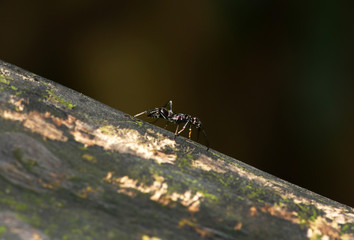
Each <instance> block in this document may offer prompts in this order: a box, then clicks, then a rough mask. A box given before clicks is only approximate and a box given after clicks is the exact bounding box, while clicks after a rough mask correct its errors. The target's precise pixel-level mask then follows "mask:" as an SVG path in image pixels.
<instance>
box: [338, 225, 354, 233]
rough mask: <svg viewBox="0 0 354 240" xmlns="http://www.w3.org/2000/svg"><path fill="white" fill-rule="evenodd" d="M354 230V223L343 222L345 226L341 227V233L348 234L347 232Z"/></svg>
mask: <svg viewBox="0 0 354 240" xmlns="http://www.w3.org/2000/svg"><path fill="white" fill-rule="evenodd" d="M353 232H354V223H346V224H343V226H342V227H341V231H340V233H341V234H346V233H348V234H349V233H353Z"/></svg>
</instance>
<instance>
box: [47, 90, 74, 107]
mask: <svg viewBox="0 0 354 240" xmlns="http://www.w3.org/2000/svg"><path fill="white" fill-rule="evenodd" d="M47 93H48V94H49V95H48V96H47V100H52V101H55V102H59V103H61V104H63V105H65V106H67V107H68V108H69V109H70V110H71V109H73V108H74V107H76V105H74V104H71V103H70V102H68V101H65V100H64V99H62V98H61V97H59V96H57V95H55V94H54V93H53V91H52V90H48V89H47Z"/></svg>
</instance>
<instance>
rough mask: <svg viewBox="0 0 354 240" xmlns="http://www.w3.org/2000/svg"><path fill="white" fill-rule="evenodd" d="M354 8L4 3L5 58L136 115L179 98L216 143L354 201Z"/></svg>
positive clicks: (1, 55)
mask: <svg viewBox="0 0 354 240" xmlns="http://www.w3.org/2000/svg"><path fill="white" fill-rule="evenodd" d="M353 9H354V1H326V0H325V1H318V3H315V2H313V1H283V0H278V1H260V0H247V1H246V0H235V1H208V0H194V1H177V2H176V1H97V0H86V1H79V0H77V1H72V0H70V1H68V0H64V1H38V0H32V1H13V0H2V1H1V21H0V31H1V32H0V59H2V60H4V61H7V62H10V63H12V64H15V65H17V66H20V67H22V68H25V69H27V70H29V71H31V72H34V73H36V74H38V75H41V76H44V77H46V78H49V79H51V80H53V81H56V82H59V83H61V84H63V85H65V86H67V87H70V88H73V89H75V90H77V91H79V92H82V93H84V94H86V95H88V96H90V97H92V98H94V99H97V100H99V101H101V102H103V103H105V104H108V105H110V106H112V107H114V108H116V109H118V110H121V111H123V112H126V113H129V114H136V113H138V112H141V111H143V110H146V109H150V108H153V107H159V106H162V105H163V104H165V103H166V102H167V101H168V100H170V99H171V100H173V103H174V111H175V112H182V113H189V114H192V115H195V116H198V117H199V118H200V119H201V120H202V121H203V124H204V126H205V130H206V132H207V134H208V138H209V140H210V142H211V147H212V148H214V149H216V150H218V151H220V152H223V153H225V154H228V155H230V156H232V157H235V158H237V159H239V160H241V161H243V162H245V163H248V164H250V165H252V166H255V167H257V168H259V169H261V170H263V171H266V172H268V173H271V174H273V175H276V176H278V177H281V178H283V179H285V180H287V181H290V182H292V183H294V184H297V185H300V186H302V187H304V188H307V189H310V190H312V191H314V192H316V193H319V194H321V195H324V196H327V197H329V198H331V199H334V200H337V201H339V202H341V203H344V204H347V205H350V206H354V189H353V185H354V161H353V158H354V95H353V90H354V81H353V80H354V79H353V76H354V71H353V63H354V49H353V46H354V44H353V43H354V34H353V33H354V14H353ZM170 130H172V131H174V128H173V126H171V129H170ZM203 141H204V140H203V138H202V136H201V137H200V142H201V143H203ZM204 143H205V141H204Z"/></svg>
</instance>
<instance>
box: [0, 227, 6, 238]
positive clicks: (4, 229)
mask: <svg viewBox="0 0 354 240" xmlns="http://www.w3.org/2000/svg"><path fill="white" fill-rule="evenodd" d="M6 232H7V229H6V227H5V226H0V236H1V235H2V234H4V233H6Z"/></svg>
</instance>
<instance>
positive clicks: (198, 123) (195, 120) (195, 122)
mask: <svg viewBox="0 0 354 240" xmlns="http://www.w3.org/2000/svg"><path fill="white" fill-rule="evenodd" d="M191 123H192V124H193V125H194V126H195V127H196V128H201V127H202V122H201V121H200V120H199V119H198V118H197V117H192V119H191Z"/></svg>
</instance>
